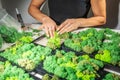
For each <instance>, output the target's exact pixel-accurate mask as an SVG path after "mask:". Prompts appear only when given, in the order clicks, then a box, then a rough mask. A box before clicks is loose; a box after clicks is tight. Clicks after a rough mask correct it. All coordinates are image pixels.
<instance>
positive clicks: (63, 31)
mask: <svg viewBox="0 0 120 80" xmlns="http://www.w3.org/2000/svg"><path fill="white" fill-rule="evenodd" d="M70 25H71V24H70V23H68V24H66V25H65V26H64V27H63V28H62V29H61V30H60V31H59V32H58V34H63V33H65V32H66V31H67V28H68V27H69V26H70Z"/></svg>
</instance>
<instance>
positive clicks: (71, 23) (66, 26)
mask: <svg viewBox="0 0 120 80" xmlns="http://www.w3.org/2000/svg"><path fill="white" fill-rule="evenodd" d="M79 26H80V21H79V20H78V19H67V20H65V21H64V22H63V23H62V24H61V25H60V26H59V27H58V28H57V31H58V33H59V34H63V33H65V32H70V31H72V30H75V29H77V28H78V27H79Z"/></svg>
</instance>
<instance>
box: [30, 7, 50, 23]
mask: <svg viewBox="0 0 120 80" xmlns="http://www.w3.org/2000/svg"><path fill="white" fill-rule="evenodd" d="M28 12H29V14H30V15H31V16H32V17H34V18H35V19H36V20H38V21H40V22H41V23H43V22H44V20H45V19H46V18H47V19H50V18H49V16H47V15H45V14H43V13H42V12H41V11H40V10H39V7H36V6H34V5H31V6H30V7H29V10H28Z"/></svg>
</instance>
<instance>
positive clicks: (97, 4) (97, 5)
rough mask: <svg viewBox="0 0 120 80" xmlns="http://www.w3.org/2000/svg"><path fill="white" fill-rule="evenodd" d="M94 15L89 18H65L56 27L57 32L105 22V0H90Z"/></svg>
mask: <svg viewBox="0 0 120 80" xmlns="http://www.w3.org/2000/svg"><path fill="white" fill-rule="evenodd" d="M91 8H92V11H93V14H94V16H93V17H90V18H77V19H67V20H66V21H65V22H63V23H62V24H61V25H60V26H59V28H58V29H57V30H58V31H59V33H61V34H62V33H64V32H69V31H72V30H74V29H77V28H78V27H90V26H97V25H103V24H105V23H106V0H91Z"/></svg>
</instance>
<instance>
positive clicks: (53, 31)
mask: <svg viewBox="0 0 120 80" xmlns="http://www.w3.org/2000/svg"><path fill="white" fill-rule="evenodd" d="M55 30H56V26H55V27H52V34H53V37H54V35H55Z"/></svg>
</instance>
